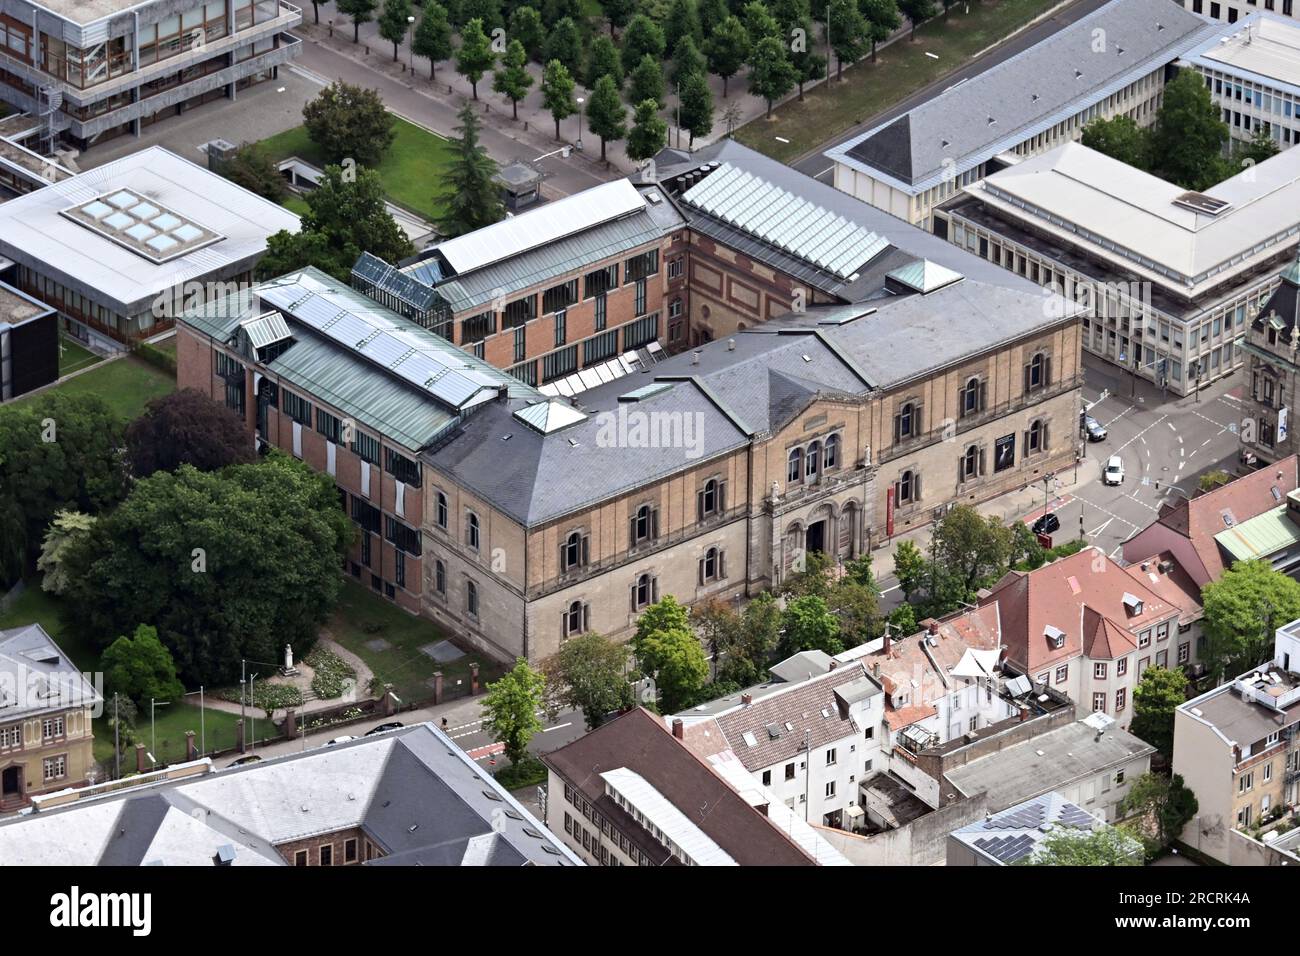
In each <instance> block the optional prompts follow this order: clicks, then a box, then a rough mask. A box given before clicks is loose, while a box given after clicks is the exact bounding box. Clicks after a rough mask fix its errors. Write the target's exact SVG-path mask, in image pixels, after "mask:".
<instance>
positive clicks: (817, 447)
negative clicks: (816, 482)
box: [804, 441, 822, 478]
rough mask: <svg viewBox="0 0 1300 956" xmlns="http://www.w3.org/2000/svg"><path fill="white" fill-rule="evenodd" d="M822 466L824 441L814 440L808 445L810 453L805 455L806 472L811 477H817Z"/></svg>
mask: <svg viewBox="0 0 1300 956" xmlns="http://www.w3.org/2000/svg"><path fill="white" fill-rule="evenodd" d="M821 466H822V443H821V442H819V441H815V442H813V443H812V444H811V445H809V446H808V454H807V455H806V456H805V457H804V474H805V475H807V476H808V477H809V478H816V477H817V472H818V470H819V469H820V468H821Z"/></svg>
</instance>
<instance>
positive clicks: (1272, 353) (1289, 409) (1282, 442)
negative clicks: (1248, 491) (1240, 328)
mask: <svg viewBox="0 0 1300 956" xmlns="http://www.w3.org/2000/svg"><path fill="white" fill-rule="evenodd" d="M1238 343H1239V345H1240V348H1241V350H1242V351H1243V352H1244V354H1245V355H1246V356H1247V358H1248V363H1249V373H1250V379H1249V381H1250V396H1249V404H1248V405H1247V407H1246V412H1245V416H1244V417H1243V419H1242V425H1241V429H1240V432H1239V438H1240V441H1241V457H1242V463H1243V464H1245V465H1247V466H1251V467H1263V466H1267V465H1268V464H1270V463H1272V462H1275V461H1278V460H1279V459H1281V458H1286V457H1290V456H1293V455H1295V453H1296V452H1297V450H1300V440H1297V438H1296V434H1295V422H1294V421H1293V411H1294V410H1295V409H1297V408H1300V405H1297V404H1296V403H1297V400H1298V399H1300V394H1297V390H1296V389H1297V377H1298V376H1300V250H1297V253H1296V257H1295V261H1293V262H1292V263H1291V264H1290V265H1289V266H1288V267H1287V269H1286V271H1285V272H1283V273H1282V279H1281V281H1280V282H1279V284H1278V286H1277V288H1276V289H1275V290H1274V292H1273V294H1272V295H1271V296H1269V298H1268V300H1267V301H1266V302H1264V303H1263V305H1262V307H1261V308H1260V309H1259V310H1258V312H1257V313H1256V314H1254V316H1253V318H1252V320H1251V323H1250V326H1249V327H1248V328H1247V329H1246V330H1245V334H1244V335H1242V336H1241V337H1240V338H1239V339H1238ZM1279 463H1280V462H1279Z"/></svg>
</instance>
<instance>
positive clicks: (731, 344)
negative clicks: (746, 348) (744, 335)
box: [727, 339, 736, 352]
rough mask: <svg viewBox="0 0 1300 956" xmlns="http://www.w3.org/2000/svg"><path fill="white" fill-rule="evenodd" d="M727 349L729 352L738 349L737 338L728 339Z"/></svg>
mask: <svg viewBox="0 0 1300 956" xmlns="http://www.w3.org/2000/svg"><path fill="white" fill-rule="evenodd" d="M727 351H728V352H734V351H736V340H735V339H727Z"/></svg>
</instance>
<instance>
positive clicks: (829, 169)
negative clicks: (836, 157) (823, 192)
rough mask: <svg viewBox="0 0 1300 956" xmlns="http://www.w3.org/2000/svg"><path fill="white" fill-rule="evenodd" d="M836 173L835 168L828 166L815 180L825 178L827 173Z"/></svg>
mask: <svg viewBox="0 0 1300 956" xmlns="http://www.w3.org/2000/svg"><path fill="white" fill-rule="evenodd" d="M834 171H835V167H834V166H833V165H831V166H827V167H826V168H825V169H823V170H822V171H821V172H820V173H818V174H817V175H816V176H814V177H813V179H821V178H822V177H823V176H825V175H826V174H827V173H830V172H834Z"/></svg>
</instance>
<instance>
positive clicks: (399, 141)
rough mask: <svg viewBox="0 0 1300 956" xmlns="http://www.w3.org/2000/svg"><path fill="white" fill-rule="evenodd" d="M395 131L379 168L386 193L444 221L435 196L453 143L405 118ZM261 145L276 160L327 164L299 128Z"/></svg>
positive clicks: (274, 137) (315, 164)
mask: <svg viewBox="0 0 1300 956" xmlns="http://www.w3.org/2000/svg"><path fill="white" fill-rule="evenodd" d="M394 129H396V131H397V137H396V139H394V140H393V145H392V146H391V147H390V148H389V150H388V152H387V153H385V154H384V158H383V159H382V160H381V161H380V163H379V165H378V166H377V167H376V170H377V171H378V173H379V178H380V180H381V181H382V182H383V184H384V191H385V192H387V193H388V198H389V199H390V200H391V201H392V202H394V203H396V204H397V205H399V206H405V207H406V208H407V209H409V210H411V211H412V212H413V213H415V214H416V215H418V216H422V217H424V218H425V219H428V220H430V221H436V220H438V219H439V218H441V216H442V212H443V208H442V204H441V203H439V202H436V201H435V200H434V198H433V193H434V191H435V189H436V188H437V184H438V183H440V182H441V181H442V179H443V172H444V170H445V169H446V167H447V164H448V163H449V162H450V160H451V149H452V147H451V144H450V143H449V142H448V141H447V140H445V139H443V138H442V137H441V136H435V135H434V134H433V133H429V132H427V131H425V130H423V129H421V128H420V127H418V126H415V125H414V124H412V123H408V122H406V120H403V119H398V120H397V121H396V123H395V124H394ZM261 145H262V148H263V149H265V150H266V153H267V155H268V156H269V157H270V158H271V160H272V161H276V162H278V161H279V160H281V159H284V158H286V157H288V156H297V157H299V158H300V159H303V160H305V161H306V162H308V163H311V164H312V165H313V166H323V165H324V164H325V157H324V156H323V155H322V154H321V151H320V149H319V148H317V146H316V144H315V143H313V142H312V141H311V139H310V138H309V137H308V136H307V130H306V128H305V127H302V126H295V127H294V128H293V129H288V130H285V131H284V132H283V133H277V134H276V135H275V136H272V137H271V138H270V139H264V140H262V143H261ZM285 205H286V206H288V208H290V209H293V211H294V212H298V213H299V215H301V212H300V211H299V210H298V209H297V208H295V207H294V206H292V205H290V203H289V202H285Z"/></svg>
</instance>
